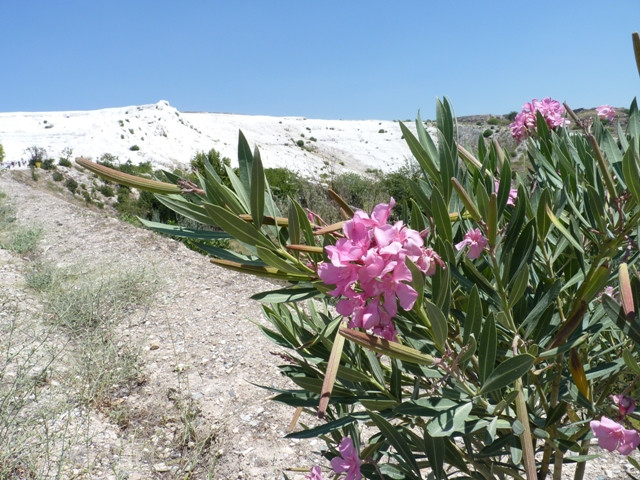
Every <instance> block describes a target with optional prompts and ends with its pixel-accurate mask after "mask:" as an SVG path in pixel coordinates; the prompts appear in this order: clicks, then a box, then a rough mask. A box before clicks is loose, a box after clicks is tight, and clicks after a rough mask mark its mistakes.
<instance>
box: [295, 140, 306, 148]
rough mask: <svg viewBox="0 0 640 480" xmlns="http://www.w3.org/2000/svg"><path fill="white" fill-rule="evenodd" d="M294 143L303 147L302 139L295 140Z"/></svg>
mask: <svg viewBox="0 0 640 480" xmlns="http://www.w3.org/2000/svg"><path fill="white" fill-rule="evenodd" d="M296 145H298V146H299V147H300V148H302V147H304V140H298V141H297V142H296Z"/></svg>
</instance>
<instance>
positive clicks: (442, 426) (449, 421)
mask: <svg viewBox="0 0 640 480" xmlns="http://www.w3.org/2000/svg"><path fill="white" fill-rule="evenodd" d="M472 408H473V404H472V403H471V402H469V403H463V404H459V405H456V406H455V407H453V408H451V409H449V410H446V411H444V412H441V413H440V414H439V415H437V416H436V417H434V418H432V419H431V420H430V421H429V423H428V425H427V431H428V432H429V434H430V435H431V436H432V437H449V436H451V435H452V434H454V433H457V432H462V431H464V422H465V421H466V420H467V419H468V418H469V414H470V413H471V409H472Z"/></svg>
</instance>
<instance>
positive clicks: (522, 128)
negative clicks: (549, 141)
mask: <svg viewBox="0 0 640 480" xmlns="http://www.w3.org/2000/svg"><path fill="white" fill-rule="evenodd" d="M537 112H540V113H541V114H542V116H543V117H544V119H545V121H546V122H547V125H548V126H549V128H551V129H554V128H557V127H564V126H565V125H568V124H569V120H567V119H566V118H564V117H563V114H564V113H565V108H564V106H563V105H562V104H561V103H560V102H558V101H557V100H553V99H552V98H549V97H547V98H543V99H542V100H538V99H536V98H534V99H533V100H531V101H530V102H527V103H525V104H524V105H523V106H522V110H521V111H520V113H519V114H518V115H516V118H515V120H514V121H513V123H511V125H509V128H510V129H511V135H512V136H513V138H515V139H516V140H517V141H518V142H521V141H522V140H524V139H526V138H527V137H528V136H529V135H531V134H532V133H533V132H535V131H536V113H537Z"/></svg>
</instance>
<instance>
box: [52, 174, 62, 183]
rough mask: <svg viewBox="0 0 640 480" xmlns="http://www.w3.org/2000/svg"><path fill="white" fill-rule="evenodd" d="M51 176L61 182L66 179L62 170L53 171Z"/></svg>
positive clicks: (55, 180)
mask: <svg viewBox="0 0 640 480" xmlns="http://www.w3.org/2000/svg"><path fill="white" fill-rule="evenodd" d="M51 178H52V179H53V181H54V182H61V181H62V180H63V179H64V175H62V173H60V172H53V175H52V176H51Z"/></svg>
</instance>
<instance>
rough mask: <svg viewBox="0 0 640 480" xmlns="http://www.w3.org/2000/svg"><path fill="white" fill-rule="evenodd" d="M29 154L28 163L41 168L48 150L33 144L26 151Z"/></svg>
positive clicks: (32, 166)
mask: <svg viewBox="0 0 640 480" xmlns="http://www.w3.org/2000/svg"><path fill="white" fill-rule="evenodd" d="M25 152H26V154H27V156H28V163H29V166H30V167H31V168H40V165H42V164H43V163H44V161H45V160H46V159H47V151H46V150H45V149H44V148H42V147H37V146H35V145H34V146H32V147H29V148H27V150H26V151H25Z"/></svg>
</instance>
